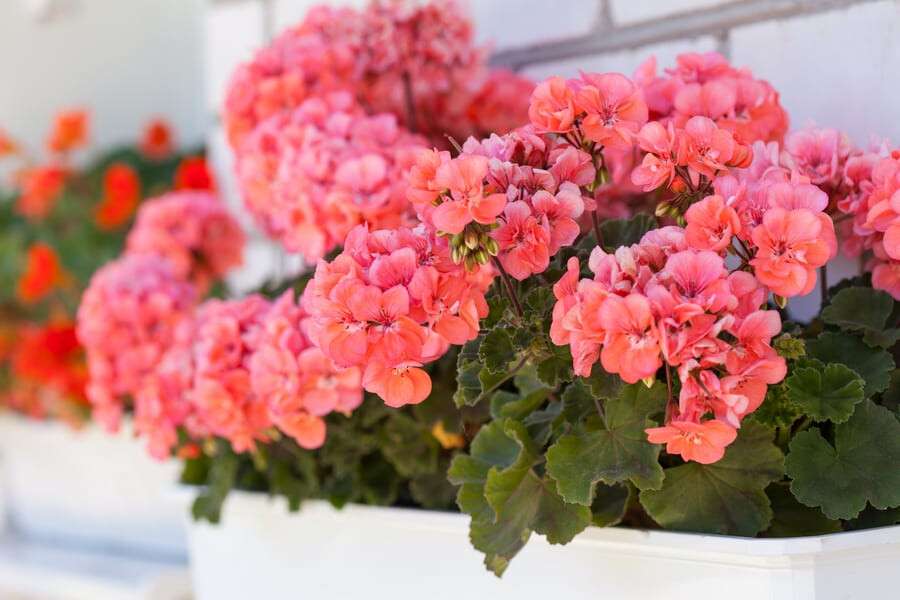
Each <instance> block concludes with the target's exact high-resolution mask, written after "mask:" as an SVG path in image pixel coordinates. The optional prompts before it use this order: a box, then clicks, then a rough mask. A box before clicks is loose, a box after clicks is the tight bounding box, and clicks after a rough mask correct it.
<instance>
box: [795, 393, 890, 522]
mask: <svg viewBox="0 0 900 600" xmlns="http://www.w3.org/2000/svg"><path fill="white" fill-rule="evenodd" d="M834 437H835V440H834V445H833V446H832V445H831V444H829V443H828V442H827V441H826V440H825V438H823V437H822V434H821V433H820V432H819V430H818V429H815V428H811V429H808V430H806V431H801V432H800V433H798V434H797V435H795V436H794V439H793V440H791V444H790V453H789V454H788V455H787V460H786V463H785V467H786V469H787V474H788V475H789V476H790V477H791V479H792V480H793V481H792V482H791V491H792V492H793V493H794V496H796V497H797V499H798V500H799V501H800V502H802V503H803V504H805V505H807V506H816V507H820V508H821V509H822V512H824V513H825V515H826V516H828V517H830V518H832V519H852V518H854V517H855V516H856V515H858V514H859V512H860V511H861V510H862V509H863V508H865V506H866V502H867V501H868V502H869V503H871V504H872V506H874V507H875V508H879V509H884V508H893V507H896V506H900V468H898V467H897V465H900V422H898V421H897V419H896V418H895V417H894V416H893V415H892V414H891V413H890V411H888V410H887V409H886V408H884V407H883V406H878V405H876V404H875V403H873V402H872V401H870V400H866V401H864V402H863V403H861V404H859V405H857V407H856V411H855V412H854V413H853V416H851V417H850V420H848V421H847V422H846V423H842V424H840V425H837V426H836V427H835V436H834Z"/></svg>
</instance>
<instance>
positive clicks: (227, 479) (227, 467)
mask: <svg viewBox="0 0 900 600" xmlns="http://www.w3.org/2000/svg"><path fill="white" fill-rule="evenodd" d="M239 464H240V461H239V459H238V457H237V455H235V454H234V453H233V452H231V451H230V450H227V451H224V452H223V453H222V454H220V455H219V456H216V457H215V458H214V459H213V462H212V466H211V467H210V469H209V482H208V484H207V486H206V489H205V490H203V491H202V492H201V493H200V494H199V495H198V496H197V498H196V499H195V500H194V504H193V506H192V507H191V513H192V514H193V516H194V519H196V520H198V521H199V520H201V519H206V520H207V521H209V522H210V523H218V522H219V520H220V519H221V517H222V504H224V502H225V499H226V498H227V497H228V493H229V492H230V491H231V489H232V488H233V487H234V484H235V481H236V480H237V474H238V465H239Z"/></svg>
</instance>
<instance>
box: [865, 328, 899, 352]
mask: <svg viewBox="0 0 900 600" xmlns="http://www.w3.org/2000/svg"><path fill="white" fill-rule="evenodd" d="M898 340H900V329H884V330H881V331H877V330H874V329H869V330H867V331H866V333H865V334H864V335H863V341H864V342H865V343H867V344H868V345H870V346H872V347H878V348H893V347H894V345H895V344H896V343H897V341H898Z"/></svg>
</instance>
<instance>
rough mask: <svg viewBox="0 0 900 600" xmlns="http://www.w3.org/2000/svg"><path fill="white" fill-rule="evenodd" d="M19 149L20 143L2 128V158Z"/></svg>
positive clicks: (0, 142)
mask: <svg viewBox="0 0 900 600" xmlns="http://www.w3.org/2000/svg"><path fill="white" fill-rule="evenodd" d="M18 151H19V147H18V145H16V143H15V142H14V141H13V139H12V138H11V137H9V136H8V135H7V134H6V132H5V131H3V130H2V129H0V158H3V157H4V156H9V155H11V154H15V153H16V152H18Z"/></svg>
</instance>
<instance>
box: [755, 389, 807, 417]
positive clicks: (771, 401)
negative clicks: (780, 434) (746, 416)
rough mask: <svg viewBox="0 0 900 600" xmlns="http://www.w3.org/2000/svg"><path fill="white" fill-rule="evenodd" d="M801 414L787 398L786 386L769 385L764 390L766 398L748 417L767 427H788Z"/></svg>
mask: <svg viewBox="0 0 900 600" xmlns="http://www.w3.org/2000/svg"><path fill="white" fill-rule="evenodd" d="M800 415H801V413H800V409H799V408H798V407H797V406H796V405H794V403H793V402H791V401H790V399H789V398H788V393H787V386H785V385H784V383H781V384H780V385H770V386H769V389H768V390H767V391H766V399H765V401H763V403H762V404H761V405H760V406H759V408H757V409H756V410H755V411H753V412H752V413H750V419H752V420H753V421H756V422H757V423H760V424H762V425H766V426H768V427H782V428H784V427H789V426H790V425H791V424H792V423H793V422H794V421H796V420H797V418H799V417H800Z"/></svg>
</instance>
